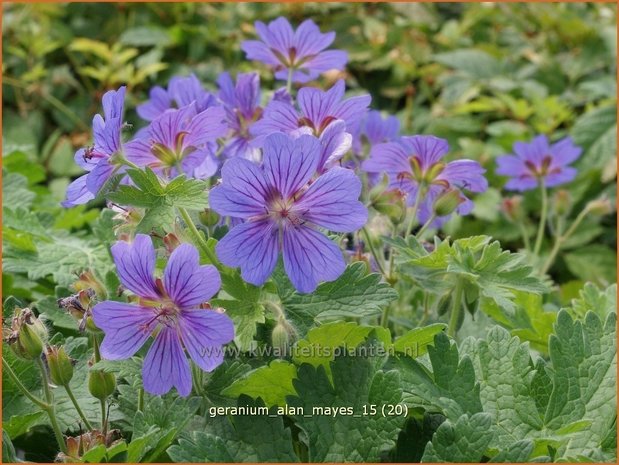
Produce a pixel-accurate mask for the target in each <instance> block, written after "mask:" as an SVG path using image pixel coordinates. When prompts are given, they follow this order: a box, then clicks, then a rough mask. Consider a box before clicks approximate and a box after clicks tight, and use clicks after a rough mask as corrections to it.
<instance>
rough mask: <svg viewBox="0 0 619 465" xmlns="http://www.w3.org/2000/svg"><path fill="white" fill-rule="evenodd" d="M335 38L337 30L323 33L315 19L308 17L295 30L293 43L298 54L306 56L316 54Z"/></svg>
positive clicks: (301, 56) (302, 56)
mask: <svg viewBox="0 0 619 465" xmlns="http://www.w3.org/2000/svg"><path fill="white" fill-rule="evenodd" d="M334 40H335V32H327V33H326V34H322V33H321V32H320V29H319V28H318V26H317V25H316V23H315V22H314V21H312V20H311V19H306V20H305V21H303V22H302V23H301V24H299V27H297V30H296V31H295V32H294V38H293V45H294V48H295V50H296V52H297V56H298V57H300V58H304V57H306V56H308V55H315V54H317V53H319V52H321V51H322V50H324V49H325V48H327V47H328V46H329V45H331V44H332V43H333V41H334Z"/></svg>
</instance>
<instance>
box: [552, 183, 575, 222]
mask: <svg viewBox="0 0 619 465" xmlns="http://www.w3.org/2000/svg"><path fill="white" fill-rule="evenodd" d="M552 206H553V208H554V211H555V213H556V214H557V215H558V216H565V215H567V214H568V213H569V211H570V210H571V209H572V196H571V194H570V193H569V191H567V190H565V189H559V190H558V191H556V192H555V193H554V195H553V197H552Z"/></svg>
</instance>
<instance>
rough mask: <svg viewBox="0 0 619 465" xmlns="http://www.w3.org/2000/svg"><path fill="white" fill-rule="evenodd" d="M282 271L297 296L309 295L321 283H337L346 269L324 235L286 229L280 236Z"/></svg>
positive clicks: (304, 230) (304, 227) (338, 254)
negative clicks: (282, 260)
mask: <svg viewBox="0 0 619 465" xmlns="http://www.w3.org/2000/svg"><path fill="white" fill-rule="evenodd" d="M283 250H284V269H285V270H286V274H287V275H288V277H289V278H290V281H291V282H292V284H293V285H294V287H295V289H296V290H297V291H299V292H303V293H308V292H313V291H314V290H315V289H316V287H317V286H318V283H320V282H321V281H333V280H335V279H337V278H338V277H339V276H340V275H341V274H342V273H343V272H344V269H345V268H346V263H345V262H344V257H343V256H342V251H341V250H340V249H339V248H338V247H337V246H336V245H335V244H334V243H333V242H332V241H330V240H329V239H328V238H327V237H326V236H325V235H324V234H321V233H320V232H318V231H316V230H314V229H311V228H308V227H306V226H301V227H288V228H286V229H285V230H284V234H283Z"/></svg>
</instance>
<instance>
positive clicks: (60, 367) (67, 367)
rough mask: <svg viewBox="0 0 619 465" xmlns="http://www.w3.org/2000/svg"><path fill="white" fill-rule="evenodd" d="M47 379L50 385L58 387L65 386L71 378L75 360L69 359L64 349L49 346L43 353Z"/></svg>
mask: <svg viewBox="0 0 619 465" xmlns="http://www.w3.org/2000/svg"><path fill="white" fill-rule="evenodd" d="M45 358H46V360H47V366H48V367H49V377H50V379H51V380H52V383H54V384H56V385H58V386H66V385H67V384H69V381H71V378H73V365H74V364H75V360H73V359H72V358H71V357H69V356H68V355H67V353H66V351H65V350H64V347H57V346H50V347H48V348H47V351H46V353H45Z"/></svg>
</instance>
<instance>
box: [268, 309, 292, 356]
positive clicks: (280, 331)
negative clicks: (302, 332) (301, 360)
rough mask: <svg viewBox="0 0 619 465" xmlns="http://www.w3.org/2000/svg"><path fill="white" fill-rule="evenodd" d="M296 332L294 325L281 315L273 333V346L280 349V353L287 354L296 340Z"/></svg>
mask: <svg viewBox="0 0 619 465" xmlns="http://www.w3.org/2000/svg"><path fill="white" fill-rule="evenodd" d="M295 334H296V331H295V330H294V328H293V327H292V325H291V324H290V323H288V321H286V318H284V317H283V316H280V317H279V318H278V321H277V324H276V325H275V328H273V332H272V333H271V344H272V345H273V348H274V349H275V350H276V351H278V352H279V354H281V355H285V354H286V353H287V352H288V349H289V348H290V346H291V344H292V342H293V340H294V337H295Z"/></svg>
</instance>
